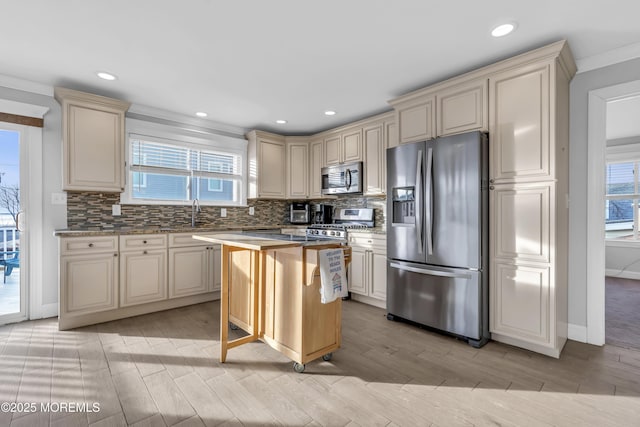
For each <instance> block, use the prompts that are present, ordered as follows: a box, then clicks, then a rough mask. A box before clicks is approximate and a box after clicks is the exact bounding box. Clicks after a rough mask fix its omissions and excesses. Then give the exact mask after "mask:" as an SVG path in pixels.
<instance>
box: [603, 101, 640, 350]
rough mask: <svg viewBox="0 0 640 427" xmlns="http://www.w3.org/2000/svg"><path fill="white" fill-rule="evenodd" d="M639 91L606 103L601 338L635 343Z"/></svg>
mask: <svg viewBox="0 0 640 427" xmlns="http://www.w3.org/2000/svg"><path fill="white" fill-rule="evenodd" d="M638 114H640V95H635V94H630V95H629V96H621V97H617V98H615V99H609V100H608V101H607V103H606V133H605V136H606V168H605V194H604V211H605V222H604V226H605V278H604V287H605V343H606V344H610V345H615V346H620V347H630V348H635V349H640V311H638V307H640V280H639V279H640V229H639V228H640V227H638V226H639V225H640V124H638V121H637V115H638Z"/></svg>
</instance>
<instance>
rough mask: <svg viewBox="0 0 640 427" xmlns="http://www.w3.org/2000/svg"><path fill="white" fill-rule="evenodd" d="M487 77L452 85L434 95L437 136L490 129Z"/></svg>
mask: <svg viewBox="0 0 640 427" xmlns="http://www.w3.org/2000/svg"><path fill="white" fill-rule="evenodd" d="M487 97H488V83H487V79H486V78H481V79H478V80H477V81H473V82H470V83H465V84H460V85H455V86H452V87H449V88H446V89H442V90H440V91H438V92H437V93H436V100H437V108H436V117H437V125H436V128H437V129H436V130H437V135H438V136H445V135H453V134H456V133H463V132H470V131H474V130H479V131H484V132H486V131H487V130H488V129H489V114H488V112H489V104H488V102H487V101H488V100H487Z"/></svg>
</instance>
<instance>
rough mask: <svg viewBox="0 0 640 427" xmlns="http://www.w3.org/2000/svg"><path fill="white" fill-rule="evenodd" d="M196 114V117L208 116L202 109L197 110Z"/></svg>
mask: <svg viewBox="0 0 640 427" xmlns="http://www.w3.org/2000/svg"><path fill="white" fill-rule="evenodd" d="M196 116H198V117H207V116H208V114H207V113H205V112H204V111H198V112H197V113H196Z"/></svg>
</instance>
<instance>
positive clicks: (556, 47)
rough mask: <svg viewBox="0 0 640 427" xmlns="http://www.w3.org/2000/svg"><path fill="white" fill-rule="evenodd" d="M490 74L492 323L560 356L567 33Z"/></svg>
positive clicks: (497, 333)
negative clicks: (556, 41)
mask: <svg viewBox="0 0 640 427" xmlns="http://www.w3.org/2000/svg"><path fill="white" fill-rule="evenodd" d="M501 68H502V69H501V70H500V71H498V72H495V73H492V74H491V75H490V76H489V117H490V119H489V135H490V138H489V144H490V150H489V156H490V161H489V163H490V164H489V190H490V191H489V206H490V224H489V230H490V242H489V244H490V268H489V280H490V287H489V292H490V310H489V313H490V331H491V336H492V338H493V339H494V340H496V341H501V342H504V343H507V344H512V345H516V346H518V347H523V348H526V349H529V350H532V351H536V352H539V353H543V354H546V355H549V356H553V357H559V355H560V352H561V351H562V348H563V346H564V344H565V342H566V340H567V328H568V319H567V311H568V308H567V305H568V302H567V288H568V284H567V252H568V223H567V221H568V213H569V206H568V185H569V176H568V173H569V81H570V80H571V78H572V77H573V75H574V74H575V72H576V66H575V63H574V61H573V58H572V56H571V53H570V51H569V48H568V46H567V44H566V43H565V42H560V43H555V44H553V45H550V46H547V47H545V48H541V49H538V50H536V51H533V52H530V53H528V54H524V55H520V56H518V57H515V58H512V59H511V60H507V61H504V62H503V67H501Z"/></svg>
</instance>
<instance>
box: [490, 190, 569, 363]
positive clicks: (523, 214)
mask: <svg viewBox="0 0 640 427" xmlns="http://www.w3.org/2000/svg"><path fill="white" fill-rule="evenodd" d="M491 188H492V189H491V190H490V195H489V197H490V206H491V207H492V213H491V217H490V225H489V229H490V230H491V238H490V253H491V257H490V268H489V270H490V274H489V280H490V288H489V289H490V293H489V294H490V311H489V313H490V316H489V317H490V331H491V334H492V338H493V339H495V340H497V341H502V342H505V343H507V344H512V345H517V346H519V347H524V348H528V349H530V350H533V351H537V352H539V353H543V354H547V355H549V356H553V357H558V356H559V355H560V351H561V350H562V346H563V345H564V342H565V341H566V337H567V330H566V328H567V326H566V324H567V307H566V296H563V295H564V294H566V283H564V282H562V281H560V280H558V279H561V278H560V277H558V275H557V268H556V267H555V266H556V265H557V263H556V262H555V261H556V259H557V258H558V257H562V253H561V252H562V251H557V250H556V245H557V238H556V233H555V231H556V230H555V227H556V226H555V221H554V219H555V218H556V216H557V215H556V197H555V183H549V182H543V183H524V184H504V185H496V186H492V187H491ZM560 302H562V304H561V303H560Z"/></svg>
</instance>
